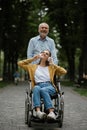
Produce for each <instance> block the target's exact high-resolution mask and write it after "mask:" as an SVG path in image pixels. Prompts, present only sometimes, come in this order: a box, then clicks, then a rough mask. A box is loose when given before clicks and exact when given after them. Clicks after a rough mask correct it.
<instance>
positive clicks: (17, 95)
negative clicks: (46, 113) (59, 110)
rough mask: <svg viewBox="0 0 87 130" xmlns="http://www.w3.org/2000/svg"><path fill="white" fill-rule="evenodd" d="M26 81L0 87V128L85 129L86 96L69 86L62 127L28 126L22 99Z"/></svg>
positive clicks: (66, 93)
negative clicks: (80, 94)
mask: <svg viewBox="0 0 87 130" xmlns="http://www.w3.org/2000/svg"><path fill="white" fill-rule="evenodd" d="M27 87H28V83H27V82H22V83H19V85H18V86H15V85H14V84H12V85H10V86H7V87H5V88H1V89H0V130H43V129H45V130H87V98H84V97H81V96H79V94H76V93H75V92H74V91H72V90H71V88H67V87H65V88H64V87H63V89H64V92H65V112H64V123H63V127H62V128H58V127H57V124H37V123H36V124H33V127H32V128H28V126H27V125H25V123H24V101H25V90H26V88H27Z"/></svg>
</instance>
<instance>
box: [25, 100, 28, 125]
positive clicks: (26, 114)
mask: <svg viewBox="0 0 87 130" xmlns="http://www.w3.org/2000/svg"><path fill="white" fill-rule="evenodd" d="M28 111H29V106H28V99H27V98H26V99H25V124H28Z"/></svg>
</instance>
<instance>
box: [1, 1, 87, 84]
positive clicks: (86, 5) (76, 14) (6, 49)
mask: <svg viewBox="0 0 87 130" xmlns="http://www.w3.org/2000/svg"><path fill="white" fill-rule="evenodd" d="M41 22H47V23H48V24H49V26H50V31H49V36H50V37H52V38H53V39H54V41H55V45H56V48H57V51H58V53H57V57H58V60H59V65H61V66H63V67H64V68H66V69H67V71H68V73H67V75H66V76H65V78H66V79H68V80H70V81H73V82H79V83H81V81H82V82H87V0H44V1H43V0H0V79H1V80H3V81H9V80H10V81H11V80H13V74H14V72H15V71H16V70H17V69H19V68H18V66H17V61H18V60H20V59H24V58H26V57H27V56H26V54H27V46H28V42H29V39H30V38H31V37H34V36H36V35H38V25H39V23H41ZM19 71H20V74H21V75H23V74H24V73H25V72H23V71H22V70H19Z"/></svg>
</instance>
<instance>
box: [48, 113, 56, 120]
mask: <svg viewBox="0 0 87 130" xmlns="http://www.w3.org/2000/svg"><path fill="white" fill-rule="evenodd" d="M47 119H48V120H56V115H55V114H54V112H50V113H49V114H48V115H47Z"/></svg>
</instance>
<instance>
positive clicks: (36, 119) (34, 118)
mask: <svg viewBox="0 0 87 130" xmlns="http://www.w3.org/2000/svg"><path fill="white" fill-rule="evenodd" d="M31 121H32V122H39V123H44V122H45V121H44V119H39V118H37V117H36V116H32V117H31Z"/></svg>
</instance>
